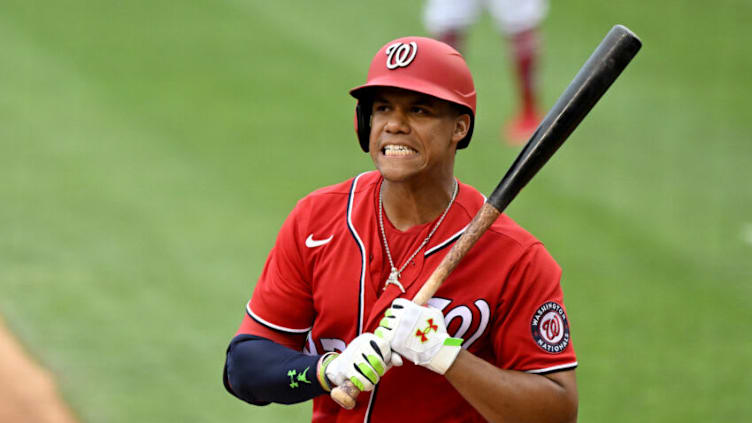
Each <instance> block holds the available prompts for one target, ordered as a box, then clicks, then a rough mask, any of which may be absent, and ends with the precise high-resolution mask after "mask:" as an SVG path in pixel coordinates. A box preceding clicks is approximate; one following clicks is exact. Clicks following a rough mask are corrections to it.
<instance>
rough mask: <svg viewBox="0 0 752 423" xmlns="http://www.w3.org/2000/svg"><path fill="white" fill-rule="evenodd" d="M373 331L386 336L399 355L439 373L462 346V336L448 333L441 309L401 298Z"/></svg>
mask: <svg viewBox="0 0 752 423" xmlns="http://www.w3.org/2000/svg"><path fill="white" fill-rule="evenodd" d="M376 333H377V335H380V336H382V337H383V338H384V339H388V340H389V341H390V344H391V347H392V350H394V351H395V352H397V353H398V354H400V355H402V356H403V357H405V358H407V359H408V360H410V361H412V362H413V363H415V364H418V365H420V366H423V367H426V368H428V369H430V370H432V371H434V372H436V373H438V374H442V375H443V374H444V373H446V371H447V369H449V367H451V365H452V363H454V360H455V359H456V358H457V354H459V352H460V348H462V339H461V338H451V337H450V336H449V334H447V331H446V325H445V323H444V316H443V315H442V314H441V311H440V310H438V309H435V308H431V307H422V306H419V305H417V304H415V303H413V302H411V301H408V300H407V299H404V298H398V299H396V300H394V302H393V303H392V307H391V308H389V309H387V311H386V313H385V314H384V318H383V319H382V320H381V323H380V326H379V329H377V332H376Z"/></svg>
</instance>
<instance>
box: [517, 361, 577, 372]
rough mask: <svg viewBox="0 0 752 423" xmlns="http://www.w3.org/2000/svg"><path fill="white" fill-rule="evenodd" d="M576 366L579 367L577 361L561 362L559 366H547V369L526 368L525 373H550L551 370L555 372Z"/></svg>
mask: <svg viewBox="0 0 752 423" xmlns="http://www.w3.org/2000/svg"><path fill="white" fill-rule="evenodd" d="M575 367H577V362H576V361H575V362H574V363H568V364H560V365H558V366H553V367H546V368H545V369H536V370H526V371H525V373H550V372H555V371H558V370H565V369H574V368H575Z"/></svg>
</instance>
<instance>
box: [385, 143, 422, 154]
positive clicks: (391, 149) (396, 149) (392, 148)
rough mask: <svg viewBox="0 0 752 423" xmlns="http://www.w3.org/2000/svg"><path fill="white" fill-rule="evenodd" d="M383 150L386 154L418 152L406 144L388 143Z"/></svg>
mask: <svg viewBox="0 0 752 423" xmlns="http://www.w3.org/2000/svg"><path fill="white" fill-rule="evenodd" d="M382 151H383V152H384V155H386V156H407V155H409V154H415V153H416V151H415V150H413V149H412V148H410V147H407V146H405V145H387V146H384V148H383V150H382Z"/></svg>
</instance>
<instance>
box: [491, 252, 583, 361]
mask: <svg viewBox="0 0 752 423" xmlns="http://www.w3.org/2000/svg"><path fill="white" fill-rule="evenodd" d="M560 279H561V268H560V267H559V265H558V264H557V263H556V262H555V261H554V259H553V258H552V257H551V255H550V254H549V253H548V252H547V251H546V249H545V248H544V247H543V245H542V244H540V243H535V244H533V245H531V246H530V247H528V248H527V250H526V251H525V252H524V253H523V254H522V256H521V257H520V259H519V260H518V263H517V264H516V265H515V267H514V269H513V270H512V272H511V273H510V275H509V278H508V280H507V281H506V284H505V289H504V291H503V292H502V294H501V295H502V298H501V301H500V302H499V304H500V305H499V310H497V316H499V317H498V318H496V320H495V321H494V323H493V328H492V330H493V333H492V342H493V348H494V352H495V354H496V357H497V360H498V363H497V364H498V365H499V366H500V367H502V368H505V369H514V370H521V371H525V372H529V373H541V374H544V373H551V372H555V371H560V370H567V369H571V368H575V367H577V358H576V356H575V353H574V347H573V346H572V340H571V334H570V328H569V319H568V318H567V313H566V309H565V307H564V296H563V293H562V290H561V285H560Z"/></svg>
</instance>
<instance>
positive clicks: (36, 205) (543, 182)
mask: <svg viewBox="0 0 752 423" xmlns="http://www.w3.org/2000/svg"><path fill="white" fill-rule="evenodd" d="M356 3H359V2H335V1H333V0H321V1H317V2H294V1H289V0H281V1H276V2H256V1H240V0H229V1H218V2H209V1H195V2H185V3H181V2H177V3H176V2H167V1H162V0H154V1H138V0H134V1H129V2H93V3H92V2H84V1H77V0H67V1H62V2H44V3H41V2H30V1H19V0H5V1H3V2H2V7H1V9H2V11H3V12H2V13H1V14H0V52H2V60H0V313H1V314H2V315H4V316H5V318H6V319H7V323H8V325H9V326H10V328H11V329H12V330H13V331H14V332H15V333H17V334H18V336H19V337H20V339H21V340H22V341H23V342H24V344H25V345H26V346H27V348H28V349H29V350H30V351H31V352H32V353H33V355H34V356H35V358H36V359H38V360H39V361H40V362H41V363H43V364H44V365H46V366H47V367H49V368H50V369H51V370H52V371H53V372H54V374H55V375H56V376H57V378H58V381H59V384H60V387H61V389H62V391H63V394H64V396H65V398H66V399H67V400H68V401H69V402H70V403H71V405H72V407H73V408H74V409H75V411H76V412H77V413H78V414H79V415H80V417H81V419H82V420H83V421H85V422H92V423H93V422H98V423H99V422H123V423H125V422H138V421H142V422H214V421H233V420H238V421H240V420H242V421H259V422H260V421H274V420H276V421H287V420H295V421H306V420H308V419H309V417H310V405H309V404H302V405H298V406H294V407H284V406H269V407H262V408H257V407H251V406H248V405H246V404H244V403H242V402H240V401H238V400H236V399H234V398H232V397H231V396H230V395H228V394H226V393H225V391H224V389H223V387H222V384H221V379H220V374H221V368H222V363H223V360H224V350H225V348H226V345H227V343H228V341H229V340H230V338H231V336H232V335H233V333H234V331H235V329H236V327H237V324H238V323H239V322H240V319H241V317H242V314H243V307H244V304H245V302H246V301H247V299H248V297H249V296H250V293H251V291H252V288H253V284H254V282H255V280H256V277H257V276H258V274H259V272H260V270H261V267H262V265H263V261H264V259H265V257H266V254H267V251H268V249H269V248H270V247H271V245H272V243H273V240H274V237H275V235H276V232H277V230H278V228H279V226H280V224H281V222H282V220H283V219H284V217H285V216H286V214H287V213H288V212H289V210H290V209H291V208H292V207H293V205H294V203H295V201H296V200H297V199H298V198H299V197H301V196H302V195H304V194H306V193H308V192H310V191H311V190H313V189H315V188H317V187H319V186H322V185H326V184H331V183H335V182H339V181H341V180H344V179H346V178H348V177H350V176H352V175H354V174H356V173H358V172H360V171H363V170H367V169H371V167H372V166H371V163H370V160H369V158H368V157H367V156H366V155H364V154H362V153H360V150H359V148H358V145H357V142H356V139H355V135H354V133H353V130H352V113H353V107H354V102H353V100H352V99H351V98H350V97H349V96H348V95H347V90H348V89H349V88H351V87H352V86H355V85H357V84H359V83H361V82H362V81H364V79H365V73H366V70H367V66H368V62H369V61H370V59H371V57H372V55H373V53H375V51H376V50H377V49H378V48H379V47H380V46H381V45H382V44H383V43H384V42H386V41H388V40H390V39H392V38H396V37H398V36H402V35H414V34H417V35H425V31H424V29H423V27H422V24H421V21H420V16H419V15H420V6H421V5H420V3H419V2H399V1H396V0H389V1H382V2H378V3H368V5H361V4H356ZM552 3H553V4H552V7H551V11H550V14H549V17H548V19H547V20H546V22H545V26H544V36H545V51H544V56H543V63H542V68H541V72H542V74H541V88H542V91H543V93H544V100H545V104H546V107H548V106H550V105H552V104H553V103H554V101H555V100H556V98H558V96H559V94H560V93H561V92H562V91H563V90H564V88H565V87H566V85H567V84H568V83H569V81H570V80H571V79H572V77H573V76H574V74H575V73H576V72H577V70H578V69H579V67H580V66H581V65H582V63H584V61H585V60H586V59H587V57H588V56H589V54H590V52H591V51H592V50H593V48H594V47H595V46H596V45H597V43H598V42H599V41H600V39H601V38H602V37H603V36H604V35H605V33H606V32H607V31H608V30H609V29H610V28H611V26H612V25H614V24H616V23H622V24H625V25H627V26H628V27H630V28H631V29H632V30H634V31H635V32H636V33H637V34H638V35H640V36H641V38H642V39H643V42H644V46H643V50H642V51H641V52H640V54H639V55H638V56H637V58H636V59H635V61H634V62H633V63H632V65H630V67H629V68H628V69H627V70H626V71H625V73H624V74H623V75H622V77H621V78H620V79H619V80H618V81H617V82H616V83H615V84H614V86H613V87H612V89H611V90H610V91H609V92H608V93H607V94H606V95H605V96H604V97H603V99H602V100H601V103H600V104H599V105H598V106H596V108H595V109H594V111H593V112H592V113H591V114H590V116H589V117H588V118H587V119H586V120H585V121H584V122H583V123H582V125H581V126H580V128H579V129H578V130H577V131H576V132H575V133H574V134H573V136H572V137H571V138H570V140H569V141H568V143H567V144H566V145H565V146H564V147H563V148H562V149H561V150H560V151H559V153H557V155H556V157H554V158H553V159H552V161H551V162H550V163H549V164H548V165H547V167H546V168H545V169H543V171H542V172H541V173H540V174H539V175H538V177H536V179H535V180H534V181H533V182H532V183H531V184H530V186H529V187H527V188H526V189H525V190H524V191H523V192H522V193H521V195H520V197H519V198H518V199H517V200H516V201H515V203H514V204H513V205H512V206H511V207H510V208H509V209H508V213H509V214H510V215H511V216H512V217H513V218H515V219H516V220H517V221H519V222H520V223H522V224H523V225H524V226H525V227H527V228H528V229H529V230H530V231H531V232H532V233H533V234H535V235H536V236H538V237H539V238H540V239H542V240H543V241H544V242H545V243H546V244H547V245H548V247H549V249H550V251H551V252H552V254H553V255H554V257H556V258H557V260H558V261H559V263H560V264H561V265H562V267H563V268H564V271H565V273H564V279H563V281H562V284H563V286H564V289H565V294H566V301H567V306H568V309H569V317H570V320H571V322H572V327H573V339H574V345H575V348H576V350H577V354H578V359H579V361H580V367H579V369H578V381H579V390H580V421H582V422H606V421H608V422H638V421H640V422H708V421H711V422H730V421H752V402H750V401H749V398H750V397H752V378H750V377H749V375H750V372H749V370H747V366H748V365H749V363H751V362H752V332H750V330H749V325H750V323H752V306H750V300H752V190H750V188H749V184H750V181H752V166H750V159H752V142H751V141H752V140H751V139H750V135H749V134H750V132H752V122H751V121H750V118H749V115H750V114H749V113H750V112H749V108H750V102H749V95H750V93H752V77H750V75H752V56H750V54H749V40H750V37H749V34H750V32H749V28H748V24H749V22H750V21H751V20H752V4H751V3H749V2H746V1H741V0H720V1H718V2H711V3H707V2H704V3H700V2H696V1H693V2H683V1H678V0H667V1H662V2H648V1H638V2H630V3H627V2H615V3H614V2H596V1H593V0H588V1H586V0H573V1H571V2H556V1H553V2H552ZM466 53H467V58H468V62H469V64H470V66H471V68H472V69H473V72H474V74H475V78H476V85H477V89H478V92H479V106H478V110H479V111H478V123H477V129H476V133H475V136H474V138H473V143H472V144H471V146H470V148H469V149H468V150H465V151H463V152H461V153H460V155H459V158H458V166H457V175H458V176H459V177H460V178H461V179H462V180H463V181H466V182H469V183H472V184H474V185H475V186H476V187H478V188H479V189H480V190H481V191H484V192H487V193H489V192H490V191H491V190H492V189H493V187H494V186H495V185H496V182H498V179H499V178H500V176H501V175H502V174H503V172H504V171H505V170H506V168H507V167H508V166H509V164H511V162H512V160H513V159H514V157H515V155H516V154H517V149H514V148H510V147H507V146H505V145H504V144H503V143H501V142H500V141H499V139H498V132H499V127H500V124H501V123H502V122H503V121H504V119H506V118H507V117H509V116H510V115H511V114H512V113H513V112H514V100H515V98H516V97H515V96H514V95H513V93H512V90H513V89H514V86H513V79H512V74H511V71H510V68H509V62H508V60H507V56H506V54H507V50H506V46H505V45H504V44H503V43H502V42H501V40H500V39H499V37H498V35H497V33H496V32H495V30H494V28H493V25H492V23H491V21H490V19H489V18H488V17H485V18H484V19H483V20H482V21H481V22H479V24H478V25H477V26H476V27H474V29H473V32H472V33H471V38H470V40H469V44H468V49H467V51H466ZM3 383H9V381H4V382H3ZM13 383H22V381H13Z"/></svg>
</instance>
